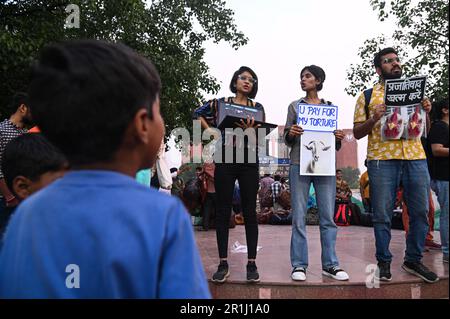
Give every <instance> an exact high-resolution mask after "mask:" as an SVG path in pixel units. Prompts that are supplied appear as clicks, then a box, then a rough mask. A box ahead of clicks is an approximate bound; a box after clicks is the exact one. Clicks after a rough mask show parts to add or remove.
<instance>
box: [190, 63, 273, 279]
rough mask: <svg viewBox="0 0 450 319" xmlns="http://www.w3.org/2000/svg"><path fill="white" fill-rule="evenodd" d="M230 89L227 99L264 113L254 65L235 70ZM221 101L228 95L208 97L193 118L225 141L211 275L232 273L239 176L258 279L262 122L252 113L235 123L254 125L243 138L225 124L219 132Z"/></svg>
mask: <svg viewBox="0 0 450 319" xmlns="http://www.w3.org/2000/svg"><path fill="white" fill-rule="evenodd" d="M230 90H231V92H233V93H234V94H235V96H234V97H229V98H227V100H226V101H227V102H228V103H232V104H238V105H243V106H246V107H254V108H257V109H258V110H259V111H261V112H263V113H264V108H263V106H262V105H261V104H260V103H257V102H254V101H253V100H252V99H254V98H255V96H256V93H257V92H258V77H257V76H256V73H255V72H254V71H253V70H252V69H250V68H249V67H246V66H242V67H241V68H239V70H237V71H236V72H234V74H233V77H232V79H231V82H230ZM220 102H225V98H221V99H219V100H216V99H214V100H211V101H208V102H207V103H205V104H204V105H203V106H201V107H200V108H198V109H197V110H195V112H194V118H196V119H199V120H200V121H201V125H202V128H203V129H205V130H209V132H211V135H214V136H216V137H217V138H219V141H220V143H221V145H222V155H221V158H220V160H221V161H220V162H221V163H218V161H217V156H215V157H214V158H215V159H216V169H215V173H214V183H215V188H216V194H217V212H216V234H217V246H218V249H219V258H220V263H219V266H218V269H217V272H215V273H214V274H213V276H212V281H213V282H219V283H222V282H225V281H226V279H227V277H228V276H229V274H230V272H229V266H228V262H227V255H228V236H229V232H228V226H229V221H230V215H231V209H232V200H233V190H234V184H235V181H236V180H238V182H239V185H240V192H241V200H242V203H241V204H242V211H243V215H244V221H245V235H246V239H247V251H248V253H247V257H248V264H247V281H248V282H258V281H259V274H258V270H257V267H256V263H255V259H256V251H257V244H258V223H257V220H256V194H257V191H258V186H259V185H258V181H259V164H258V154H257V153H258V152H257V150H258V147H257V134H256V129H257V128H258V127H259V125H257V124H255V121H254V119H253V118H249V117H248V118H247V119H246V120H243V119H241V120H240V121H238V122H237V123H235V127H239V128H241V129H242V130H244V131H245V130H247V129H253V130H249V131H247V132H249V133H250V134H249V136H248V138H247V139H244V138H243V139H241V140H239V139H237V138H234V137H233V136H226V135H227V134H226V133H225V128H222V130H221V134H219V133H218V130H211V128H217V126H218V123H217V117H218V108H219V107H220V105H221V104H222V103H220ZM264 119H265V116H264ZM217 135H220V136H217ZM231 151H232V152H233V156H232V157H230V156H226V153H228V154H229V153H230V152H231ZM252 152H253V154H252ZM240 157H241V158H242V157H243V159H244V160H243V161H240V160H237V159H239V158H240ZM227 158H228V159H231V158H232V160H228V161H227Z"/></svg>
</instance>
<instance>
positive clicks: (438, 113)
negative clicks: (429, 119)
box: [432, 97, 448, 120]
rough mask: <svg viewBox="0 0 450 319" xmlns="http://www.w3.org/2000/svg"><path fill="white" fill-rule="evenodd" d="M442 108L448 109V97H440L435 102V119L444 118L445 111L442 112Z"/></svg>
mask: <svg viewBox="0 0 450 319" xmlns="http://www.w3.org/2000/svg"><path fill="white" fill-rule="evenodd" d="M442 109H447V110H448V97H445V98H440V99H438V100H436V101H435V102H433V108H432V110H433V112H432V113H433V114H432V116H433V120H442V118H443V117H444V113H442Z"/></svg>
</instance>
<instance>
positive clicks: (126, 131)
mask: <svg viewBox="0 0 450 319" xmlns="http://www.w3.org/2000/svg"><path fill="white" fill-rule="evenodd" d="M160 90H161V81H160V78H159V75H158V72H157V71H156V69H155V67H154V66H153V64H152V63H151V62H150V61H149V60H147V59H146V58H144V57H142V56H140V55H139V54H137V53H136V52H135V51H133V50H131V49H130V48H128V47H127V46H125V45H122V44H114V43H107V42H103V41H96V40H77V41H71V42H63V43H59V44H54V45H50V46H47V47H46V48H44V49H43V51H42V52H41V55H40V58H39V60H38V61H37V63H36V66H35V67H34V70H33V76H32V81H31V84H30V90H29V94H30V107H31V110H32V113H33V119H35V122H36V124H37V125H38V126H39V128H40V129H41V131H42V133H43V134H44V135H45V136H46V137H47V138H48V139H49V141H50V142H52V143H53V144H54V145H55V146H56V147H58V148H59V149H60V150H61V151H62V152H63V153H64V154H65V155H66V156H67V159H68V160H69V162H70V164H71V165H73V166H75V167H76V166H86V165H91V164H99V163H115V162H122V163H121V164H123V165H124V166H127V165H128V164H129V163H128V162H127V163H125V164H124V163H123V162H124V161H125V162H126V161H133V164H135V165H134V166H138V169H144V168H149V167H150V166H151V165H152V164H153V162H154V161H155V158H156V155H157V151H158V149H159V146H160V144H161V140H162V138H163V135H164V122H163V120H162V118H161V115H160V112H159V93H160ZM124 154H127V156H124ZM128 166H129V165H128Z"/></svg>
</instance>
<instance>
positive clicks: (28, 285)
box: [0, 40, 211, 299]
mask: <svg viewBox="0 0 450 319" xmlns="http://www.w3.org/2000/svg"><path fill="white" fill-rule="evenodd" d="M160 91H161V80H160V77H159V75H158V72H157V70H156V68H155V67H154V65H153V64H152V63H151V62H150V61H149V60H148V59H146V58H144V57H142V56H141V55H139V54H137V53H136V52H135V51H133V50H132V49H130V48H129V47H127V46H125V45H123V44H119V43H108V42H104V41H96V40H74V41H67V42H60V43H57V44H52V45H48V46H46V47H45V48H44V49H43V50H42V52H41V54H40V57H39V59H38V61H37V62H36V64H35V66H34V70H33V72H32V76H31V83H30V85H29V96H30V107H31V111H32V114H33V119H34V120H35V121H36V124H37V125H38V126H39V128H40V129H41V131H42V133H43V135H44V136H46V137H47V138H48V140H49V141H50V142H51V143H52V144H53V145H55V147H57V148H58V149H60V150H61V152H62V153H63V154H64V155H65V156H66V158H67V159H68V161H69V163H70V166H71V171H70V172H68V173H66V174H65V175H64V176H63V177H62V178H60V179H59V180H57V181H55V182H53V183H52V184H51V185H49V186H47V187H45V188H44V189H42V190H40V191H39V192H37V193H36V194H34V195H33V196H31V197H30V198H28V199H27V200H25V201H24V202H23V203H21V204H20V206H19V207H18V208H17V210H16V212H15V213H14V215H13V216H12V218H11V221H10V223H9V225H8V227H7V230H6V233H5V237H4V244H3V247H2V249H1V251H0V298H102V299H103V298H105V299H106V298H174V299H175V298H176V299H182V298H189V299H191V298H210V297H211V294H210V292H209V289H208V284H207V281H206V276H205V272H204V269H203V265H202V262H201V259H200V254H199V252H198V249H197V246H196V243H195V238H194V232H193V230H192V226H191V221H190V216H189V214H188V213H187V211H186V210H185V209H184V207H183V205H182V203H181V202H180V201H179V200H178V199H177V198H175V197H173V196H166V195H164V194H161V193H160V192H158V191H157V190H155V189H152V188H149V187H146V186H144V185H141V184H139V183H138V182H137V181H136V180H135V176H136V172H137V171H138V170H141V169H146V168H150V167H152V166H153V164H154V163H155V161H156V156H157V152H158V149H159V146H160V145H161V140H162V138H163V135H164V121H163V119H162V117H161V114H160V106H159V94H160ZM24 261H26V262H24ZM180 265H182V271H180ZM186 274H189V275H188V276H187V275H186ZM80 283H81V284H80ZM73 288H76V289H73Z"/></svg>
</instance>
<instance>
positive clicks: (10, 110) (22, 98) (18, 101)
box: [4, 92, 28, 118]
mask: <svg viewBox="0 0 450 319" xmlns="http://www.w3.org/2000/svg"><path fill="white" fill-rule="evenodd" d="M22 104H25V105H26V106H28V94H27V93H25V92H16V94H14V96H13V97H12V99H11V102H10V103H9V104H8V105H7V107H6V113H5V116H4V117H8V118H9V117H10V116H11V115H13V114H14V113H16V112H17V109H18V108H19V106H21V105H22Z"/></svg>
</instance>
